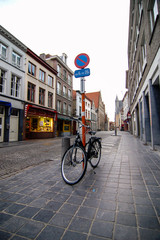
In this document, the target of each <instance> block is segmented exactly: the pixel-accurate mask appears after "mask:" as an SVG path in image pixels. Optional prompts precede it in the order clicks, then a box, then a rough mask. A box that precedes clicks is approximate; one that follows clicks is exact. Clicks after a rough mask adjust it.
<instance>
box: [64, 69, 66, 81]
mask: <svg viewBox="0 0 160 240" xmlns="http://www.w3.org/2000/svg"><path fill="white" fill-rule="evenodd" d="M63 80H65V81H66V80H67V72H66V70H65V69H64V70H63Z"/></svg>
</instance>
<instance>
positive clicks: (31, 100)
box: [27, 82, 36, 102]
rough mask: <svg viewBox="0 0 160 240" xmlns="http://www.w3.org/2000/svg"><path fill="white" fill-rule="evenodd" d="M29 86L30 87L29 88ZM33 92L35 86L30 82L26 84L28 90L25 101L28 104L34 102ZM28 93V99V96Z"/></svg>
mask: <svg viewBox="0 0 160 240" xmlns="http://www.w3.org/2000/svg"><path fill="white" fill-rule="evenodd" d="M29 85H30V87H29ZM35 91H36V85H34V84H33V83H31V82H28V89H27V100H28V101H30V102H35ZM28 93H30V97H29V94H28Z"/></svg>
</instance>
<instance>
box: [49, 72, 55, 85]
mask: <svg viewBox="0 0 160 240" xmlns="http://www.w3.org/2000/svg"><path fill="white" fill-rule="evenodd" d="M53 83H54V80H53V77H52V76H50V75H48V85H49V86H50V87H53Z"/></svg>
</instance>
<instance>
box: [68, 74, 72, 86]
mask: <svg viewBox="0 0 160 240" xmlns="http://www.w3.org/2000/svg"><path fill="white" fill-rule="evenodd" d="M68 84H69V85H71V84H72V81H71V76H70V75H68Z"/></svg>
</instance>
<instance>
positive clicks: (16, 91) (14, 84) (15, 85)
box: [11, 74, 20, 97]
mask: <svg viewBox="0 0 160 240" xmlns="http://www.w3.org/2000/svg"><path fill="white" fill-rule="evenodd" d="M11 96H14V97H20V78H19V77H17V76H15V75H14V74H12V78H11Z"/></svg>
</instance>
